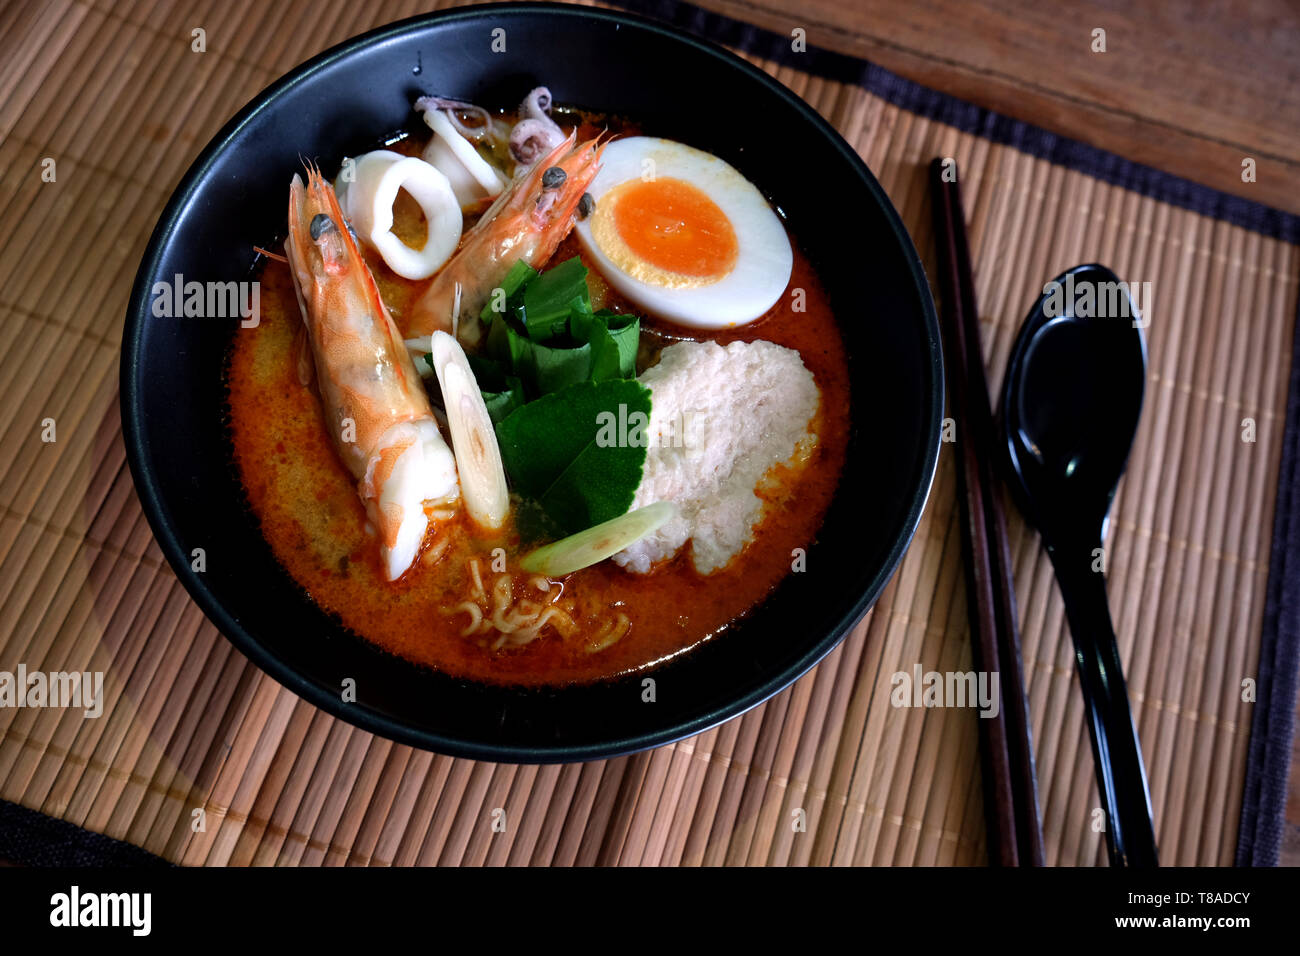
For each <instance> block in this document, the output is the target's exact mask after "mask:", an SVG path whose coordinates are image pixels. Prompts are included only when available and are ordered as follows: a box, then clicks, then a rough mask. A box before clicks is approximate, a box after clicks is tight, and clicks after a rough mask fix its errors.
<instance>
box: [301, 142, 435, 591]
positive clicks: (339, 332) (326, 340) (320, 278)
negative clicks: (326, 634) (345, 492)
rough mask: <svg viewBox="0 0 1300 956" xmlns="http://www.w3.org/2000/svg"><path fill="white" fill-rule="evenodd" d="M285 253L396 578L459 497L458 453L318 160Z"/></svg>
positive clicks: (327, 392) (348, 456)
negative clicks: (436, 515)
mask: <svg viewBox="0 0 1300 956" xmlns="http://www.w3.org/2000/svg"><path fill="white" fill-rule="evenodd" d="M285 252H286V253H287V255H288V258H289V269H290V272H291V273H292V276H293V286H294V291H295V292H296V293H297V296H298V306H299V308H300V309H301V310H302V318H303V325H304V326H305V328H306V331H307V338H308V339H309V340H310V345H311V352H312V357H313V359H314V364H315V371H316V375H315V379H316V383H317V387H318V390H319V393H320V399H321V406H322V408H323V409H324V412H325V419H326V423H327V427H328V429H329V432H330V437H331V439H332V440H333V443H334V449H335V451H336V452H337V453H338V456H339V458H340V459H342V461H343V463H344V465H346V466H347V468H348V471H349V472H351V474H352V477H353V478H355V479H356V481H357V492H358V494H359V495H360V496H361V500H362V502H363V503H364V504H365V507H366V514H367V515H368V517H369V518H370V521H371V523H372V524H373V525H374V526H375V528H376V529H377V530H378V532H379V541H380V551H381V556H382V558H383V567H384V572H385V574H386V575H387V577H388V580H390V581H395V580H396V579H397V578H399V577H401V576H402V574H403V573H404V572H405V571H406V570H407V568H409V567H410V566H411V565H412V564H413V563H414V562H415V558H416V555H417V554H418V553H419V550H420V545H421V544H422V543H423V541H424V537H425V532H426V531H427V530H428V526H429V516H428V514H427V512H426V505H429V506H434V507H436V506H438V505H442V504H451V503H454V502H456V501H458V500H459V497H460V488H459V483H458V481H457V474H456V460H455V458H454V456H453V455H452V453H451V449H449V448H448V447H447V443H446V442H445V441H444V440H443V437H442V434H441V433H440V432H439V431H438V423H437V422H436V421H435V420H434V417H433V412H432V410H431V409H430V407H429V398H428V395H427V394H426V393H425V391H424V385H423V383H422V382H421V381H420V376H419V375H418V374H417V373H416V371H415V366H414V364H412V362H411V358H410V356H409V355H408V354H407V351H406V349H405V348H404V347H403V346H402V340H401V338H400V337H399V335H398V331H397V328H396V326H395V325H394V324H393V320H392V317H391V316H390V315H389V314H388V309H387V308H386V307H385V306H384V303H383V301H382V300H381V299H380V298H379V289H378V288H377V287H376V285H375V280H374V277H373V276H372V275H371V274H370V269H369V268H368V267H367V266H366V263H365V260H364V259H362V257H361V253H360V252H359V251H358V249H357V244H356V240H355V238H354V237H353V235H352V234H351V229H350V227H349V225H348V223H347V220H346V219H345V218H344V216H343V212H342V210H341V209H340V208H339V202H338V198H337V197H336V196H335V195H334V190H333V188H332V187H331V186H330V184H329V183H328V182H326V181H325V179H324V178H323V177H322V176H321V174H320V171H319V170H318V169H316V168H314V167H312V166H308V167H307V185H306V186H304V185H303V182H302V179H301V177H299V176H294V177H293V184H292V185H291V186H290V189H289V237H288V239H286V240H285Z"/></svg>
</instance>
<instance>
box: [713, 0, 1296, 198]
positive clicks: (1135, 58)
mask: <svg viewBox="0 0 1300 956" xmlns="http://www.w3.org/2000/svg"><path fill="white" fill-rule="evenodd" d="M695 2H696V4H697V5H699V6H704V7H707V8H709V9H711V10H716V11H718V12H720V13H726V14H728V15H729V16H731V17H733V18H736V19H739V20H745V21H748V22H750V23H756V24H758V25H760V26H763V27H766V28H768V29H770V30H775V31H777V32H779V33H783V34H788V33H790V31H791V30H794V29H796V28H801V29H803V30H805V31H806V33H807V41H808V43H809V44H810V45H815V46H821V47H827V48H829V49H833V50H838V51H840V52H842V53H848V54H852V55H854V56H859V57H862V58H864V59H867V60H870V61H871V62H873V63H877V64H879V65H880V66H883V67H885V68H886V69H889V70H891V71H893V72H895V73H898V74H899V75H901V76H905V77H907V78H908V79H911V80H915V81H917V82H918V83H923V84H925V85H926V86H930V87H933V88H935V89H939V90H942V91H944V92H945V93H951V94H953V95H954V96H960V97H961V98H963V99H965V100H969V101H970V102H972V103H978V104H980V105H981V106H987V107H989V108H991V109H995V110H997V111H999V112H1001V113H1006V114H1007V115H1009V116H1014V117H1016V118H1017V119H1022V120H1025V121H1027V122H1030V123H1033V124H1035V125H1037V126H1041V127H1043V128H1044V129H1048V130H1051V131H1052V132H1055V133H1060V134H1062V135H1065V136H1069V137H1071V138H1073V139H1078V140H1082V141H1083V142H1086V143H1090V144H1092V145H1093V146H1098V147H1100V148H1102V149H1107V150H1110V151H1111V152H1115V153H1119V154H1120V155H1121V156H1124V157H1127V158H1128V159H1132V160H1135V161H1137V162H1140V163H1145V164H1147V165H1149V166H1154V167H1156V168H1157V169H1163V170H1165V171H1166V172H1170V173H1174V174H1176V175H1179V176H1183V177H1186V178H1187V179H1191V180H1194V181H1196V182H1199V183H1204V184H1205V185H1207V186H1213V187H1214V188H1215V189H1219V190H1222V191H1223V192H1227V193H1233V194H1236V195H1239V196H1244V197H1246V198H1248V199H1253V200H1256V201H1258V202H1262V203H1266V204H1267V205H1270V206H1275V207H1277V208H1278V209H1285V210H1287V211H1288V212H1293V213H1300V189H1297V188H1296V184H1297V182H1300V3H1296V2H1295V0H1227V2H1218V3H1206V2H1204V0H1200V2H1190V3H1189V2H1182V3H1168V2H1165V3H1162V2H1158V0H1139V2H1137V3H1134V2H1132V0H1093V2H1090V3H1070V2H1063V0H1055V2H1054V0H995V2H989V0H983V2H965V0H907V2H905V3H899V2H897V0H797V2H796V0H695ZM1096 30H1102V31H1105V32H1104V40H1105V52H1094V50H1093V47H1094V45H1096V38H1094V31H1096ZM1247 158H1249V159H1254V160H1255V181H1254V182H1244V181H1243V179H1242V173H1243V167H1242V162H1243V160H1245V159H1247Z"/></svg>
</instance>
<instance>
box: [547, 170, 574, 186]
mask: <svg viewBox="0 0 1300 956" xmlns="http://www.w3.org/2000/svg"><path fill="white" fill-rule="evenodd" d="M568 178H569V177H568V174H567V173H565V171H564V170H563V169H561V168H560V167H559V166H552V167H551V168H550V169H547V170H546V171H545V172H543V173H542V188H543V189H559V188H560V187H561V186H563V185H564V181H565V180H566V179H568Z"/></svg>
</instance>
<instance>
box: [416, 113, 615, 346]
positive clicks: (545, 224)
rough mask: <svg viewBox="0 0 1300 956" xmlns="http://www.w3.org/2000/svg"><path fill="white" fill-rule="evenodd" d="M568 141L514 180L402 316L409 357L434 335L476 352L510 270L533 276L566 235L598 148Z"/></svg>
mask: <svg viewBox="0 0 1300 956" xmlns="http://www.w3.org/2000/svg"><path fill="white" fill-rule="evenodd" d="M576 139H577V133H576V131H575V132H573V133H570V134H569V136H568V138H567V139H565V140H564V142H562V143H560V144H559V145H558V146H556V147H555V148H554V149H552V150H551V151H550V152H549V153H548V154H547V155H546V156H544V157H542V158H541V159H540V160H538V161H537V162H536V163H534V164H533V165H532V166H531V167H530V168H529V169H528V170H527V171H526V172H524V173H522V174H521V175H520V176H519V177H518V178H516V179H515V181H514V182H513V183H512V184H511V185H510V186H509V188H507V189H506V190H505V192H503V193H502V194H501V195H500V196H499V197H497V200H496V202H494V203H493V204H492V205H491V206H490V207H489V208H488V210H487V212H485V213H484V214H483V217H482V218H481V219H479V221H478V223H477V224H475V226H474V228H473V229H471V230H470V231H469V232H468V233H466V235H465V237H464V239H463V240H462V241H461V244H460V249H459V250H457V252H456V254H455V255H454V256H452V258H451V260H450V261H449V262H448V263H447V264H446V265H445V266H443V268H442V270H441V271H440V272H439V273H438V274H437V275H436V276H434V277H433V281H432V282H431V283H430V284H429V286H428V287H427V288H426V289H425V290H424V292H422V293H421V294H420V297H419V298H418V299H417V300H416V302H415V304H414V306H413V307H412V308H411V309H410V310H409V316H408V317H407V319H406V323H407V325H406V329H405V334H406V345H407V348H409V349H410V350H411V353H412V354H413V355H423V354H425V353H426V352H428V351H429V339H430V336H431V335H432V334H433V333H434V332H436V331H438V330H441V331H443V332H449V333H453V334H455V335H456V337H457V338H458V339H459V340H460V342H461V344H463V345H465V346H466V347H467V348H472V347H473V346H475V345H477V344H478V342H479V340H480V339H481V338H482V335H483V323H482V322H481V321H480V320H479V313H480V312H482V311H483V307H484V306H485V305H487V303H488V300H489V299H490V298H491V296H492V290H493V289H496V288H498V287H499V286H500V285H501V283H502V281H503V280H504V279H505V277H506V273H507V272H509V271H510V268H511V266H513V265H514V264H515V263H516V262H517V261H519V260H520V259H523V260H525V261H527V262H528V264H529V265H531V266H532V267H533V268H540V267H541V266H542V265H543V264H545V262H546V260H547V259H549V258H550V257H551V255H552V253H554V252H555V249H556V247H557V246H558V245H559V244H560V242H561V240H563V239H564V237H565V236H567V235H568V234H569V230H570V229H571V228H573V218H574V212H575V211H576V210H577V208H578V202H579V201H580V200H581V199H582V195H583V193H585V192H586V191H587V186H588V185H590V184H591V180H592V179H593V178H594V177H595V175H596V173H597V172H598V171H599V170H600V153H601V146H600V145H599V144H598V143H597V141H596V140H589V141H588V142H585V143H583V144H581V145H580V146H577V147H575V146H574V142H575V141H576ZM556 166H558V167H559V168H560V169H562V170H563V171H564V179H563V182H561V183H560V184H559V185H558V186H555V187H553V188H549V189H548V188H546V187H545V186H544V185H543V184H542V176H543V174H544V173H545V172H546V171H547V170H549V169H551V168H552V167H556ZM548 178H550V179H552V180H553V179H555V178H556V174H554V173H552V174H551V176H550V177H548ZM458 296H459V305H458V304H457V297H458Z"/></svg>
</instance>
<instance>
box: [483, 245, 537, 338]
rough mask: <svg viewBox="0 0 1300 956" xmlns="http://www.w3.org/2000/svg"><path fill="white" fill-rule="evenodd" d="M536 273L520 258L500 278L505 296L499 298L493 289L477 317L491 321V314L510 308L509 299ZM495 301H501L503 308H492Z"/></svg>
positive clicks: (534, 276) (497, 313) (535, 275)
mask: <svg viewBox="0 0 1300 956" xmlns="http://www.w3.org/2000/svg"><path fill="white" fill-rule="evenodd" d="M537 274H538V273H537V270H536V269H534V268H533V267H532V266H530V265H529V264H528V263H527V262H526V261H525V260H523V259H520V260H519V261H518V262H516V263H515V264H514V265H512V266H511V267H510V271H509V272H507V273H506V277H505V278H504V279H503V280H501V291H502V292H503V293H505V297H504V298H501V297H500V296H498V295H497V294H496V293H495V291H494V292H493V294H492V295H490V296H488V300H487V304H486V305H484V306H483V310H482V311H481V312H479V314H478V317H479V318H480V319H482V320H483V321H484V322H491V321H492V318H493V316H497V315H500V314H501V313H502V312H504V311H508V310H509V308H510V299H511V298H512V297H514V295H515V293H517V292H518V291H519V290H520V289H521V288H523V287H524V286H526V285H527V284H528V283H530V282H532V281H533V280H534V279H536V278H537ZM497 303H501V304H502V305H503V306H504V308H503V309H494V308H493V306H494V305H496V304H497Z"/></svg>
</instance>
